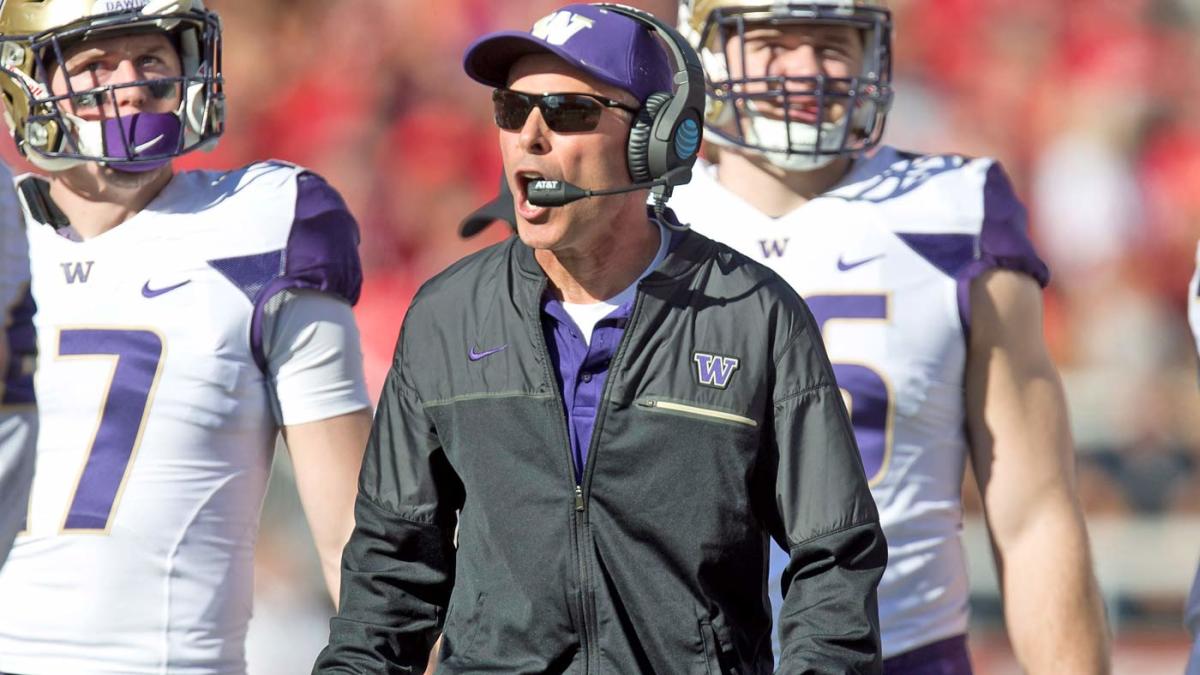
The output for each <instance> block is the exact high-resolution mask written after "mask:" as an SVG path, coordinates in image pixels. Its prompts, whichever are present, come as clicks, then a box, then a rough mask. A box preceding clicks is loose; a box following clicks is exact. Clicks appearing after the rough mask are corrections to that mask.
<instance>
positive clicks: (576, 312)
mask: <svg viewBox="0 0 1200 675" xmlns="http://www.w3.org/2000/svg"><path fill="white" fill-rule="evenodd" d="M652 222H653V223H654V224H655V225H658V252H657V253H655V254H654V260H651V261H650V265H649V266H647V267H646V269H645V270H644V271H643V272H642V273H641V274H640V275H638V278H637V279H634V280H633V283H632V284H629V286H628V287H627V288H626V289H625V290H623V291H621V292H620V293H617V294H616V295H614V296H612V297H611V298H608V299H606V300H601V301H599V302H587V303H578V302H565V301H564V302H563V304H562V305H563V309H564V310H566V312H567V315H568V316H570V317H571V320H572V321H574V322H575V326H576V327H577V328H579V332H580V333H581V334H582V335H583V341H584V343H585V344H591V343H592V331H593V330H595V328H596V324H597V323H600V320H601V319H603V318H604V317H606V316H608V315H609V314H612V312H613V310H615V309H616V308H618V307H620V306H621V305H623V304H625V303H627V302H629V301H630V300H633V297H634V296H635V295H637V285H638V282H640V281H641V280H642V279H645V278H646V277H648V276H650V273H651V272H653V271H654V270H655V269H657V268H658V266H659V265H661V264H662V261H663V260H664V259H666V257H667V246H668V245H669V244H670V243H671V236H670V233H669V232H667V229H666V228H665V227H663V225H662V223H660V222H658V221H657V220H653V221H652Z"/></svg>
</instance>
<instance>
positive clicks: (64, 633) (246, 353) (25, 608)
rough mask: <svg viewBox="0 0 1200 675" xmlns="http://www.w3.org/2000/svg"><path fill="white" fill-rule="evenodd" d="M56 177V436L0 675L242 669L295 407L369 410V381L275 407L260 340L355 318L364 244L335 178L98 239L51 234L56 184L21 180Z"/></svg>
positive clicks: (51, 325) (171, 207) (35, 505)
mask: <svg viewBox="0 0 1200 675" xmlns="http://www.w3.org/2000/svg"><path fill="white" fill-rule="evenodd" d="M39 180H40V179H37V178H32V177H30V178H26V179H22V181H21V182H20V185H21V193H22V196H23V197H24V204H25V205H26V206H27V214H26V216H27V218H29V219H30V226H29V246H30V254H31V256H30V257H31V261H32V271H33V295H34V298H35V300H36V301H37V306H38V313H37V316H36V325H37V331H38V342H39V347H40V354H41V358H40V362H39V367H38V371H37V374H36V378H35V384H36V391H37V393H38V398H39V400H40V401H41V402H42V405H41V409H40V414H41V435H40V438H39V441H38V457H37V473H36V478H35V480H34V487H33V494H32V498H31V500H30V506H29V515H28V521H27V526H26V528H25V531H24V532H23V533H22V534H21V535H20V536H18V538H17V542H16V545H15V546H14V547H13V551H12V554H11V556H10V558H9V563H8V565H7V566H6V567H5V568H4V569H3V570H2V571H0V672H15V673H22V674H24V675H42V674H47V673H78V674H92V673H123V674H130V673H147V674H148V673H171V674H173V675H174V674H182V675H186V674H200V673H203V674H205V675H211V674H215V673H222V674H223V673H242V672H244V671H245V662H244V657H243V643H244V638H245V634H246V630H247V622H248V621H249V618H250V602H251V595H252V573H253V569H252V561H253V555H254V545H255V538H256V533H257V529H258V519H259V513H260V509H261V505H262V501H263V497H264V493H265V490H266V484H267V477H268V473H269V470H270V466H271V458H272V453H273V448H274V441H275V437H276V432H277V428H278V424H279V422H280V421H282V422H283V423H287V424H291V423H296V422H299V421H310V420H307V419H302V420H296V419H295V416H294V415H293V416H292V417H291V418H290V419H291V421H289V408H300V409H307V410H311V408H312V403H311V402H312V400H313V399H314V397H319V398H318V400H320V401H321V405H322V406H323V414H322V415H320V416H318V417H317V419H321V418H327V417H333V416H336V415H340V414H344V413H347V412H352V411H354V410H360V409H362V408H364V407H366V406H367V405H368V401H367V400H366V397H365V391H363V388H362V386H361V367H359V375H358V378H357V380H358V381H357V382H356V383H351V384H347V385H346V386H344V387H340V388H339V387H334V386H329V387H327V388H326V390H322V391H319V392H317V391H314V392H313V393H311V394H309V395H308V400H307V401H306V400H300V397H295V396H294V397H293V398H296V400H284V398H285V397H284V396H283V394H282V393H280V394H279V395H278V399H279V400H278V401H277V402H276V401H274V400H273V399H274V398H275V397H276V394H274V393H273V391H279V392H283V391H284V390H285V389H287V387H280V386H278V385H279V383H278V382H276V381H275V380H278V379H280V378H279V376H276V377H275V378H274V379H273V378H272V376H271V375H270V373H271V372H272V371H271V370H270V369H269V368H268V367H267V361H268V359H269V358H270V354H269V352H270V351H271V344H273V343H266V341H264V338H263V335H264V333H265V332H267V333H269V332H270V330H267V329H268V328H270V327H269V326H264V323H265V322H266V321H267V317H268V315H270V314H271V312H273V311H275V310H276V309H277V307H275V305H276V304H277V303H278V302H279V300H278V298H281V297H285V296H286V294H285V293H284V292H285V291H303V290H310V291H320V292H323V293H325V294H327V295H332V296H336V297H339V298H341V300H340V301H339V302H340V304H342V305H345V306H346V307H347V309H346V312H347V314H348V313H349V309H348V304H347V303H353V302H354V301H356V300H357V296H358V292H359V288H360V286H361V269H360V267H359V261H358V254H357V243H358V233H357V226H356V224H355V222H354V220H353V218H352V217H351V216H350V214H349V213H348V211H347V210H346V208H345V205H344V203H343V202H342V201H341V198H340V197H339V196H338V195H337V193H336V192H335V191H334V190H333V189H332V188H330V187H329V186H328V185H327V184H326V183H325V182H324V181H323V180H321V179H320V178H319V177H317V176H314V175H313V174H310V173H306V172H304V171H303V170H301V169H299V168H296V167H292V166H290V165H284V164H279V163H263V164H255V165H251V166H249V167H246V168H244V169H241V170H238V171H233V172H228V173H209V172H188V173H181V174H178V175H176V176H175V177H174V179H173V180H172V181H171V182H170V183H169V184H168V185H167V186H166V187H165V188H164V189H163V191H162V192H161V193H160V195H159V196H158V197H156V198H155V199H154V200H153V201H152V202H151V203H150V204H149V205H148V206H147V207H146V208H145V209H144V210H143V211H141V212H140V213H138V214H137V215H135V216H134V217H132V218H131V219H130V220H128V221H126V222H124V223H122V224H121V225H119V226H118V227H116V228H114V229H112V230H109V231H107V232H105V233H104V234H101V235H99V236H96V237H93V238H91V239H88V240H86V241H80V240H78V238H75V237H71V236H66V235H69V234H70V230H69V229H63V230H59V231H56V230H55V229H54V228H53V227H52V226H51V225H48V224H44V223H42V222H38V221H37V216H36V214H37V213H39V209H38V208H35V206H36V204H35V202H37V201H38V193H37V191H36V189H33V190H31V189H29V188H30V186H36V185H38V184H39V183H37V182H34V183H30V184H29V185H26V184H25V181H39ZM45 208H46V206H45V204H44V203H42V206H41V209H43V211H42V212H44V209H45ZM322 297H326V296H322ZM268 339H270V338H268ZM357 350H358V345H357V344H355V345H352V348H351V349H350V351H353V352H357ZM330 354H333V356H334V357H337V352H328V351H327V352H326V354H325V358H326V359H327V360H328V359H329V358H330ZM295 390H296V388H295V387H292V388H291V389H289V391H292V392H293V394H295ZM276 403H277V404H278V407H279V408H281V409H282V412H281V413H280V414H281V419H280V420H277V419H276V414H275V413H273V408H274V407H275V406H276ZM310 416H311V415H310Z"/></svg>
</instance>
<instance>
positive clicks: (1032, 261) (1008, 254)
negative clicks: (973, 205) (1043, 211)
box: [955, 162, 1050, 328]
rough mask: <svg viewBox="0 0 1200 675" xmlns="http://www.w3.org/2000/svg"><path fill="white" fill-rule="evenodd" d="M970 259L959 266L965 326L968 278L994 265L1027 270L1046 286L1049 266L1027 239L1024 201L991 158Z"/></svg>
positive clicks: (966, 323)
mask: <svg viewBox="0 0 1200 675" xmlns="http://www.w3.org/2000/svg"><path fill="white" fill-rule="evenodd" d="M974 247H975V250H974V252H973V255H972V258H971V261H970V262H969V263H968V264H967V265H965V266H964V267H963V268H962V269H960V270H959V272H958V274H956V275H955V276H956V277H957V281H958V312H959V317H960V318H961V319H962V324H963V327H964V328H968V327H969V326H970V323H971V282H972V281H974V280H975V279H976V278H977V277H979V275H981V274H983V273H984V272H987V271H989V270H993V269H1006V270H1012V271H1014V272H1019V273H1021V274H1027V275H1029V276H1030V277H1032V278H1033V280H1034V281H1036V282H1037V283H1038V285H1039V286H1041V287H1042V288H1045V287H1046V285H1047V284H1049V283H1050V269H1049V268H1048V267H1047V266H1046V263H1045V262H1043V261H1042V259H1041V258H1040V257H1038V254H1037V251H1036V250H1035V249H1034V247H1033V242H1032V241H1030V239H1029V224H1028V216H1027V214H1026V211H1025V205H1024V204H1022V203H1021V200H1020V199H1018V198H1017V195H1016V192H1015V191H1014V190H1013V187H1012V183H1011V182H1010V181H1009V179H1008V175H1007V174H1006V173H1005V172H1004V169H1003V167H1001V166H1000V164H999V163H998V162H993V163H992V164H991V166H990V167H989V168H988V170H987V173H986V175H985V178H984V184H983V222H982V225H981V226H980V229H979V235H978V237H977V238H976V239H975V242H974Z"/></svg>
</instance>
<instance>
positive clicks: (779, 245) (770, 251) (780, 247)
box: [758, 239, 791, 258]
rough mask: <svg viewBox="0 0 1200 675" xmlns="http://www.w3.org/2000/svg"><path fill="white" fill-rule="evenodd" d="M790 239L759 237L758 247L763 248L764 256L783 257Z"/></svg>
mask: <svg viewBox="0 0 1200 675" xmlns="http://www.w3.org/2000/svg"><path fill="white" fill-rule="evenodd" d="M789 241H791V239H759V240H758V247H759V248H760V249H762V254H763V257H764V258H782V257H783V254H784V253H786V252H787V247H788V242H789Z"/></svg>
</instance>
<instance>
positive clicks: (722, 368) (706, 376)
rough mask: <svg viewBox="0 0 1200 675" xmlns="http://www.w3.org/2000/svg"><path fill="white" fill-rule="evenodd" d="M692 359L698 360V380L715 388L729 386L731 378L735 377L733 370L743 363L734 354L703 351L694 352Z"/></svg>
mask: <svg viewBox="0 0 1200 675" xmlns="http://www.w3.org/2000/svg"><path fill="white" fill-rule="evenodd" d="M692 360H693V361H695V362H696V380H697V381H698V382H699V383H700V384H702V385H704V386H706V387H713V388H715V389H725V388H726V387H728V386H729V380H730V379H732V378H733V371H735V370H737V369H738V366H739V365H741V360H739V359H737V358H735V357H733V356H718V355H717V354H703V353H701V352H696V353H694V354H692Z"/></svg>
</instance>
